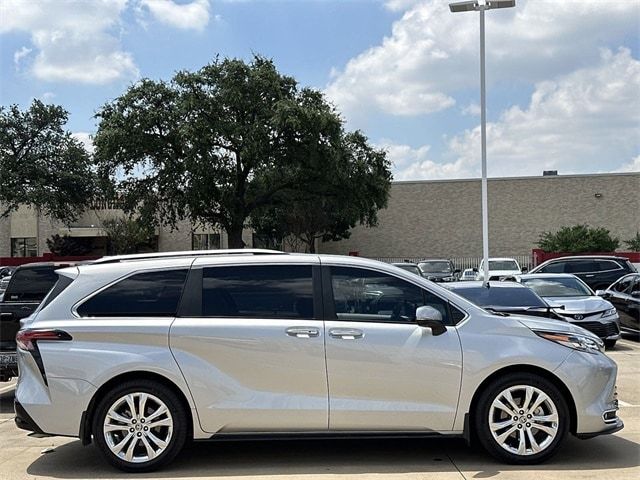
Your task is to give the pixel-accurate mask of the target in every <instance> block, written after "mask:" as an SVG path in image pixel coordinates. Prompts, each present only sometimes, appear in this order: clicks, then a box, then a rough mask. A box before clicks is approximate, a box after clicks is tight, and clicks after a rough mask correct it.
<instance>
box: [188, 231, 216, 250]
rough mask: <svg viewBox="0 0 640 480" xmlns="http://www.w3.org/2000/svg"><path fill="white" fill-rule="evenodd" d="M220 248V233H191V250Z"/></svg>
mask: <svg viewBox="0 0 640 480" xmlns="http://www.w3.org/2000/svg"><path fill="white" fill-rule="evenodd" d="M219 248H220V234H219V233H194V234H193V235H191V250H217V249H219Z"/></svg>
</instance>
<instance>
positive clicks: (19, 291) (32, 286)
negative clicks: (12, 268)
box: [4, 267, 58, 302]
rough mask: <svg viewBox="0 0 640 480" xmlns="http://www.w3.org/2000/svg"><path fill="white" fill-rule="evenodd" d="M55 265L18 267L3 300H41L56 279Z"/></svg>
mask: <svg viewBox="0 0 640 480" xmlns="http://www.w3.org/2000/svg"><path fill="white" fill-rule="evenodd" d="M54 270H55V267H39V268H20V269H18V270H17V271H16V272H14V274H13V276H12V277H11V281H10V282H9V286H8V287H7V291H6V293H5V298H4V301H5V302H41V301H42V299H43V298H44V297H46V296H47V293H49V290H51V288H52V287H53V285H54V284H55V283H56V281H57V280H58V275H56V273H55V271H54Z"/></svg>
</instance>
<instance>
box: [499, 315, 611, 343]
mask: <svg viewBox="0 0 640 480" xmlns="http://www.w3.org/2000/svg"><path fill="white" fill-rule="evenodd" d="M511 318H513V319H514V320H517V321H518V322H520V323H521V324H522V325H524V326H525V327H527V328H529V329H531V330H545V331H548V332H557V333H567V334H575V335H584V336H587V337H591V338H595V339H598V336H597V335H594V334H593V333H591V332H590V331H588V330H585V329H584V328H582V327H579V326H577V325H575V324H573V323H569V322H565V321H562V320H552V319H550V318H542V317H528V316H524V315H511Z"/></svg>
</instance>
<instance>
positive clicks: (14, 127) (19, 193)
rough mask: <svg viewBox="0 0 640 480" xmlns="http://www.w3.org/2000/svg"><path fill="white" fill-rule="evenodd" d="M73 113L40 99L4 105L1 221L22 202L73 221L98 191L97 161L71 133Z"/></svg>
mask: <svg viewBox="0 0 640 480" xmlns="http://www.w3.org/2000/svg"><path fill="white" fill-rule="evenodd" d="M67 118H68V114H67V112H66V111H65V110H64V109H63V108H62V107H59V106H55V105H45V104H44V103H42V102H41V101H40V100H34V101H33V103H32V104H31V106H30V107H29V109H27V110H25V111H22V110H20V108H19V107H18V106H17V105H12V106H10V107H8V108H6V107H0V179H1V181H0V217H1V216H6V215H8V214H9V213H11V212H12V211H13V210H15V209H17V208H18V206H19V205H20V204H25V205H29V206H31V207H34V208H38V209H40V210H41V211H42V212H43V213H44V214H46V215H50V216H52V217H54V218H57V219H60V220H63V221H67V222H68V221H71V220H74V219H75V218H76V217H77V215H78V214H79V213H80V212H81V211H82V209H83V208H84V207H85V205H86V204H87V202H88V201H89V199H90V198H91V197H92V195H93V193H94V188H95V183H94V175H93V172H92V168H91V158H90V156H89V154H88V153H87V151H86V150H85V148H84V146H83V145H82V143H81V142H80V141H78V140H76V139H75V138H73V137H72V136H71V133H70V132H68V131H66V130H65V128H64V127H65V125H66V123H67Z"/></svg>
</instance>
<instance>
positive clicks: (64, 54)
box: [0, 0, 138, 84]
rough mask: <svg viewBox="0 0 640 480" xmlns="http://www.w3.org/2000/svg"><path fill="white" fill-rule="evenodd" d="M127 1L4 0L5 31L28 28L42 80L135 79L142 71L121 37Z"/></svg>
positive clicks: (35, 66) (34, 64)
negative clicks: (127, 50) (123, 44)
mask: <svg viewBox="0 0 640 480" xmlns="http://www.w3.org/2000/svg"><path fill="white" fill-rule="evenodd" d="M126 7H127V0H92V1H90V2H86V1H82V0H65V1H59V0H39V1H37V2H35V1H21V0H3V2H2V3H1V4H0V17H2V23H1V24H0V33H8V32H14V31H23V32H28V33H29V34H30V35H31V41H32V43H33V46H34V48H35V50H37V54H36V56H35V58H34V60H33V62H32V64H31V71H32V73H33V74H34V75H35V76H36V77H37V78H38V79H41V80H48V81H71V82H82V83H96V84H103V83H108V82H111V81H114V80H118V79H123V78H135V77H137V76H138V69H137V67H136V65H135V63H134V61H133V57H132V56H131V54H130V53H128V52H125V51H123V50H122V48H121V45H120V40H119V38H118V35H117V32H116V30H117V28H118V27H119V23H120V15H121V14H122V12H123V11H124V10H125V8H126Z"/></svg>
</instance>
